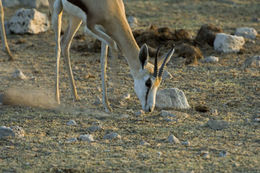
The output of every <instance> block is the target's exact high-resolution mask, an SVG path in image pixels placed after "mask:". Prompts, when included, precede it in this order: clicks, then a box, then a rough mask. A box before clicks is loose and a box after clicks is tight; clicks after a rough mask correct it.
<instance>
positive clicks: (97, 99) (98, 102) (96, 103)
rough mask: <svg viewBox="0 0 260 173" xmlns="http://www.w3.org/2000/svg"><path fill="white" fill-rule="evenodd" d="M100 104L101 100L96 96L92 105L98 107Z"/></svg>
mask: <svg viewBox="0 0 260 173" xmlns="http://www.w3.org/2000/svg"><path fill="white" fill-rule="evenodd" d="M100 104H102V99H101V98H100V97H98V96H97V97H96V100H95V102H94V105H96V106H98V105H100Z"/></svg>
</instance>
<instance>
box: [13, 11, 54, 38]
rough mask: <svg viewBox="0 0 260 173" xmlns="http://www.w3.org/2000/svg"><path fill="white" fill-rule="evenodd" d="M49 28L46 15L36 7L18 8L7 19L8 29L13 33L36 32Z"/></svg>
mask: <svg viewBox="0 0 260 173" xmlns="http://www.w3.org/2000/svg"><path fill="white" fill-rule="evenodd" d="M49 28H50V22H49V20H48V17H47V15H46V14H44V13H41V12H39V11H37V10H36V9H24V8H22V9H19V10H17V11H16V13H15V15H14V16H13V17H12V18H11V19H10V20H9V21H8V29H9V30H10V32H11V33H15V34H38V33H40V32H45V31H47V30H48V29H49Z"/></svg>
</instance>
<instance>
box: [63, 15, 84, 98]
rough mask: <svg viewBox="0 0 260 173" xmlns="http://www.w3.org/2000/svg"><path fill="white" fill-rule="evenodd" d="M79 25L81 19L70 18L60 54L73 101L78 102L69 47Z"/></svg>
mask: <svg viewBox="0 0 260 173" xmlns="http://www.w3.org/2000/svg"><path fill="white" fill-rule="evenodd" d="M81 23H82V21H81V19H79V18H77V17H72V16H71V17H70V20H69V26H68V28H67V30H66V31H65V34H64V36H63V37H62V40H61V48H62V54H63V56H64V57H65V59H66V64H67V70H68V73H69V78H70V86H71V90H72V93H73V96H74V100H75V101H76V100H79V97H78V94H77V88H76V85H75V80H74V77H73V72H72V68H71V63H70V45H71V42H72V40H73V37H74V35H75V34H76V32H77V31H78V29H79V27H80V25H81Z"/></svg>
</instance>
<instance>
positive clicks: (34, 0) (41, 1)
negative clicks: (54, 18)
mask: <svg viewBox="0 0 260 173" xmlns="http://www.w3.org/2000/svg"><path fill="white" fill-rule="evenodd" d="M20 2H21V4H22V5H25V6H27V7H29V8H39V7H40V6H44V7H48V6H49V2H48V0H20Z"/></svg>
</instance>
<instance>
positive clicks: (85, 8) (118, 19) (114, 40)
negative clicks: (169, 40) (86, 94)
mask: <svg viewBox="0 0 260 173" xmlns="http://www.w3.org/2000/svg"><path fill="white" fill-rule="evenodd" d="M49 4H50V9H51V11H52V25H53V29H54V32H55V40H56V59H57V63H56V92H55V93H56V99H57V101H58V103H60V93H59V63H60V53H62V55H63V56H64V57H65V59H66V64H67V69H68V72H69V74H70V75H69V76H70V83H71V88H72V92H73V95H74V99H75V100H78V99H79V97H78V95H77V89H76V86H75V81H74V78H73V73H72V69H71V63H70V51H69V50H70V45H71V42H72V39H73V37H74V35H75V33H76V32H77V30H78V29H79V26H80V25H81V24H82V23H83V24H84V26H85V31H86V32H88V33H90V34H91V35H92V36H93V37H95V38H96V39H98V40H100V41H101V71H102V72H101V78H102V92H103V98H102V99H103V105H104V107H105V110H106V111H107V112H109V111H111V108H110V106H109V103H108V99H107V92H106V83H105V79H106V66H107V52H108V47H109V48H110V49H111V54H112V56H113V57H115V56H116V55H117V53H118V48H119V49H120V50H121V51H122V53H123V54H124V56H125V57H126V59H127V62H128V65H129V66H130V71H131V74H132V77H133V78H134V90H135V93H136V94H137V96H138V98H139V100H140V102H141V105H142V109H143V110H144V111H146V112H152V111H153V110H154V107H155V101H156V93H157V89H158V87H159V86H160V83H161V81H162V74H163V70H164V67H165V66H166V64H167V62H168V61H169V60H170V58H171V56H172V54H173V53H174V49H173V48H172V49H171V50H170V51H169V52H168V54H167V56H166V57H165V58H161V59H160V60H158V62H157V57H156V58H155V65H154V67H153V65H152V64H150V63H148V60H149V55H148V47H147V46H146V45H145V44H144V45H143V46H142V47H141V49H140V48H139V47H138V45H137V43H136V41H135V39H134V37H133V34H132V31H131V28H130V27H129V24H128V22H127V19H126V15H125V7H124V4H123V1H122V0H49ZM63 11H66V12H67V13H68V14H69V25H68V28H67V29H66V31H65V33H64V35H63V37H62V38H61V37H60V31H61V20H62V13H63ZM151 67H152V68H151Z"/></svg>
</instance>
